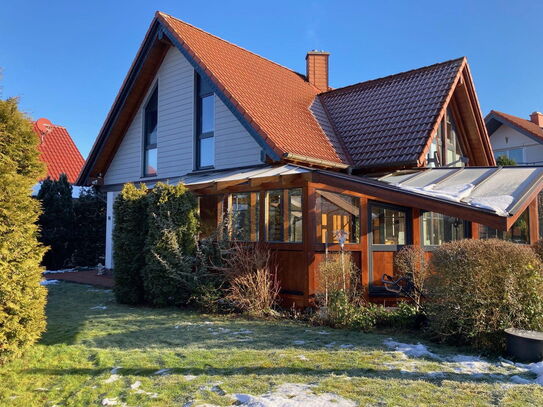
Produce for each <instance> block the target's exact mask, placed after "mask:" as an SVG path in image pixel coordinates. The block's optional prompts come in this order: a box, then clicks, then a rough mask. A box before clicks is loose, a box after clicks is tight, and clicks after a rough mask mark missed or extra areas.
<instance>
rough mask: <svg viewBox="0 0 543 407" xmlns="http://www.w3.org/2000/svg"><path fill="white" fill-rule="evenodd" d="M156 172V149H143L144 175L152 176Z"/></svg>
mask: <svg viewBox="0 0 543 407" xmlns="http://www.w3.org/2000/svg"><path fill="white" fill-rule="evenodd" d="M156 174H157V149H156V148H150V149H148V150H145V175H146V176H154V175H156Z"/></svg>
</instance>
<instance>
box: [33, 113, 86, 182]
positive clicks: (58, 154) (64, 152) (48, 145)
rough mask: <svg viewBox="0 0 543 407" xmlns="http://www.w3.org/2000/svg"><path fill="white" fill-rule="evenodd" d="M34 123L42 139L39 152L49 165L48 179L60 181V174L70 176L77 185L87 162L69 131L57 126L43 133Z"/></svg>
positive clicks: (69, 178) (50, 127) (49, 127)
mask: <svg viewBox="0 0 543 407" xmlns="http://www.w3.org/2000/svg"><path fill="white" fill-rule="evenodd" d="M36 123H37V121H36V122H34V131H35V132H36V134H37V135H38V136H39V137H40V140H41V142H40V145H39V147H38V148H39V150H40V153H41V159H42V161H43V162H44V163H45V164H46V165H47V177H50V178H52V179H58V178H59V177H60V174H62V173H64V174H66V175H67V176H68V181H69V182H70V183H75V181H76V180H77V177H78V175H79V172H80V171H81V168H82V167H83V164H85V160H84V159H83V156H82V155H81V153H80V152H79V150H78V149H77V147H76V145H75V143H74V142H73V140H72V138H71V137H70V134H69V133H68V130H66V128H64V127H62V126H57V125H55V124H53V125H51V126H47V127H48V129H49V130H48V131H46V132H42V131H40V130H39V128H38V126H37V124H36Z"/></svg>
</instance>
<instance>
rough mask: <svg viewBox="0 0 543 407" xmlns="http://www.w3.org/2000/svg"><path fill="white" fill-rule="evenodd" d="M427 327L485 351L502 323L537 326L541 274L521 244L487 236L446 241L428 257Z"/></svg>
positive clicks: (499, 339) (542, 307)
mask: <svg viewBox="0 0 543 407" xmlns="http://www.w3.org/2000/svg"><path fill="white" fill-rule="evenodd" d="M431 264H432V267H433V269H432V274H431V276H430V277H429V279H428V291H429V296H430V301H429V302H428V304H427V313H428V319H429V323H430V328H431V329H432V330H433V332H434V333H435V334H437V336H438V338H440V339H441V340H446V341H449V342H452V343H457V344H468V345H472V346H474V347H476V348H480V349H486V350H491V351H501V350H503V349H504V344H505V342H504V334H503V331H504V329H506V328H510V327H513V328H519V329H530V330H541V329H542V328H543V273H542V264H541V261H540V259H539V258H538V257H537V255H536V254H535V252H534V251H533V250H532V249H531V248H530V247H527V246H524V245H518V244H514V243H511V242H507V241H503V240H497V239H490V240H461V241H456V242H451V243H446V244H444V245H442V246H441V247H440V248H438V249H437V250H436V251H435V252H434V253H433V256H432V260H431Z"/></svg>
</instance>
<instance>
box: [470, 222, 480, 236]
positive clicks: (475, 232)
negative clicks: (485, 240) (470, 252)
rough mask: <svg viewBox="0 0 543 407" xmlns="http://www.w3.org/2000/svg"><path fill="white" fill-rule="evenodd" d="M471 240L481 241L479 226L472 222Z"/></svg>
mask: <svg viewBox="0 0 543 407" xmlns="http://www.w3.org/2000/svg"><path fill="white" fill-rule="evenodd" d="M471 238H472V239H479V224H478V223H475V222H471Z"/></svg>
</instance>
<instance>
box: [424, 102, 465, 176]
mask: <svg viewBox="0 0 543 407" xmlns="http://www.w3.org/2000/svg"><path fill="white" fill-rule="evenodd" d="M465 163H466V157H465V156H464V154H463V152H462V147H461V145H460V140H459V138H458V133H457V130H456V125H455V123H454V119H453V117H452V114H451V113H450V111H449V110H447V112H446V115H445V117H444V119H443V121H442V122H441V123H440V124H439V126H438V129H437V133H436V134H435V136H434V138H433V139H432V144H431V145H430V151H429V152H428V167H463V166H464V165H465Z"/></svg>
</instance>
